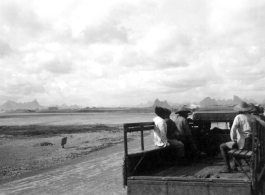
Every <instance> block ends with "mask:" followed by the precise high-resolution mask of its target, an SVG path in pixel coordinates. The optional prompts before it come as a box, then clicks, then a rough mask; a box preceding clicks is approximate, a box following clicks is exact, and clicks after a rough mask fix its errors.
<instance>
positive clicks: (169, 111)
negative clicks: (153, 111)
mask: <svg viewBox="0 0 265 195" xmlns="http://www.w3.org/2000/svg"><path fill="white" fill-rule="evenodd" d="M164 110H165V118H169V117H170V114H171V110H169V109H167V108H164Z"/></svg>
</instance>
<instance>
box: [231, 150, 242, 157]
mask: <svg viewBox="0 0 265 195" xmlns="http://www.w3.org/2000/svg"><path fill="white" fill-rule="evenodd" d="M242 151H243V150H237V151H235V152H234V153H233V156H238V155H239V154H240V153H241V152H242Z"/></svg>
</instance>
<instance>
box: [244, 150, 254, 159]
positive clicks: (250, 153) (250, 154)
mask: <svg viewBox="0 0 265 195" xmlns="http://www.w3.org/2000/svg"><path fill="white" fill-rule="evenodd" d="M252 154H253V152H252V151H249V152H248V153H247V154H246V155H245V157H248V158H250V157H251V156H252Z"/></svg>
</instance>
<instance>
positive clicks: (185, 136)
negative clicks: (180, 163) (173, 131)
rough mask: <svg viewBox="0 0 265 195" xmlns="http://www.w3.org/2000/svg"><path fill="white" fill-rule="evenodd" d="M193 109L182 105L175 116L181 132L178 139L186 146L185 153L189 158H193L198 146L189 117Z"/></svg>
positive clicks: (174, 119) (175, 121)
mask: <svg viewBox="0 0 265 195" xmlns="http://www.w3.org/2000/svg"><path fill="white" fill-rule="evenodd" d="M189 113H191V111H190V110H189V109H188V108H185V107H180V108H179V109H178V111H177V112H176V113H175V114H176V115H174V116H173V119H172V120H173V121H174V123H175V124H176V126H177V129H178V131H179V134H178V136H177V139H178V140H180V141H181V142H182V143H183V144H184V147H185V155H186V157H187V158H188V159H189V160H191V161H192V160H193V159H194V157H195V154H196V150H197V146H196V144H195V141H194V139H193V136H192V134H191V130H190V128H189V124H188V121H187V118H188V116H189Z"/></svg>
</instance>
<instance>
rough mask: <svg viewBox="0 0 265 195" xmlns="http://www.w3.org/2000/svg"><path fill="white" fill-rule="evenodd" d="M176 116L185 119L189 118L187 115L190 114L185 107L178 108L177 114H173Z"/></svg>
mask: <svg viewBox="0 0 265 195" xmlns="http://www.w3.org/2000/svg"><path fill="white" fill-rule="evenodd" d="M175 113H176V114H179V115H180V116H183V117H185V118H187V117H188V116H189V114H190V113H191V111H190V109H188V108H186V107H180V108H179V109H178V110H177V112H175Z"/></svg>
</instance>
